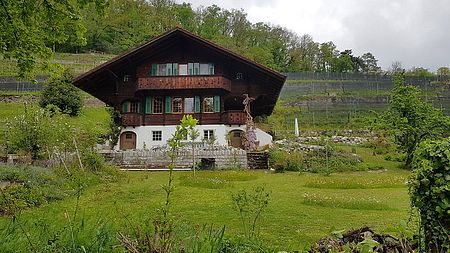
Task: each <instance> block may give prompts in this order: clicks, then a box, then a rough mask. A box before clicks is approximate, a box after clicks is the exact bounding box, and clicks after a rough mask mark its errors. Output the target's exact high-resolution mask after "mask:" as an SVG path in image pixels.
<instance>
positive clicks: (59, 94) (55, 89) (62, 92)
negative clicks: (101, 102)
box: [39, 71, 83, 116]
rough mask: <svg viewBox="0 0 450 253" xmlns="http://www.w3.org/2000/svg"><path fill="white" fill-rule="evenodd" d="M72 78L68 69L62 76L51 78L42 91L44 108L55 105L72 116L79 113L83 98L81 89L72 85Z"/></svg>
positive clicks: (41, 102) (41, 104)
mask: <svg viewBox="0 0 450 253" xmlns="http://www.w3.org/2000/svg"><path fill="white" fill-rule="evenodd" d="M72 79H73V76H72V74H70V73H69V72H67V71H66V72H64V73H63V74H62V75H61V76H57V77H53V78H50V79H49V80H48V82H47V84H46V85H45V87H44V90H43V91H42V93H41V98H40V101H39V105H40V106H41V107H42V108H46V107H47V106H49V105H53V106H56V107H58V108H59V109H60V110H61V112H62V113H65V114H68V115H70V116H77V115H79V113H80V111H81V107H82V106H83V100H82V98H81V93H80V90H79V89H78V88H76V87H75V86H73V85H72Z"/></svg>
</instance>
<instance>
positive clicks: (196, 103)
mask: <svg viewBox="0 0 450 253" xmlns="http://www.w3.org/2000/svg"><path fill="white" fill-rule="evenodd" d="M194 112H195V113H199V112H200V97H199V96H195V97H194Z"/></svg>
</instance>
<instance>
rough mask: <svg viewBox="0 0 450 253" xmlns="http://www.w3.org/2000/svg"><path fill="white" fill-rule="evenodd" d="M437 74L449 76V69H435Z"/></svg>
mask: <svg viewBox="0 0 450 253" xmlns="http://www.w3.org/2000/svg"><path fill="white" fill-rule="evenodd" d="M436 74H437V75H438V76H450V69H449V68H448V67H440V68H438V70H437V71H436Z"/></svg>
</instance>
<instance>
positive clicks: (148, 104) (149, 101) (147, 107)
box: [145, 96, 152, 114]
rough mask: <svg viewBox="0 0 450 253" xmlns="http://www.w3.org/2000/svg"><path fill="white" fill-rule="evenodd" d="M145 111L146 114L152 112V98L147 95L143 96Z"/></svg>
mask: <svg viewBox="0 0 450 253" xmlns="http://www.w3.org/2000/svg"><path fill="white" fill-rule="evenodd" d="M145 113H146V114H150V113H152V98H151V97H149V96H147V97H146V98H145Z"/></svg>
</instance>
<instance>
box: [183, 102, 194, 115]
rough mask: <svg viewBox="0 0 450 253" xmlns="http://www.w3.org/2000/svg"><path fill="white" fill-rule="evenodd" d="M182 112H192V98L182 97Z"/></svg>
mask: <svg viewBox="0 0 450 253" xmlns="http://www.w3.org/2000/svg"><path fill="white" fill-rule="evenodd" d="M184 112H186V113H193V112H194V98H184Z"/></svg>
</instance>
